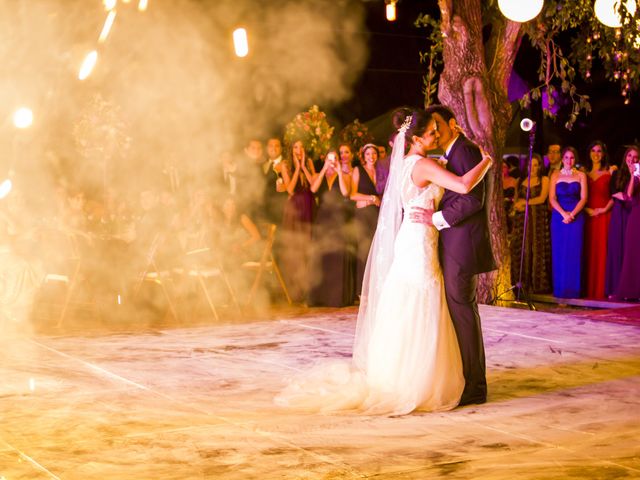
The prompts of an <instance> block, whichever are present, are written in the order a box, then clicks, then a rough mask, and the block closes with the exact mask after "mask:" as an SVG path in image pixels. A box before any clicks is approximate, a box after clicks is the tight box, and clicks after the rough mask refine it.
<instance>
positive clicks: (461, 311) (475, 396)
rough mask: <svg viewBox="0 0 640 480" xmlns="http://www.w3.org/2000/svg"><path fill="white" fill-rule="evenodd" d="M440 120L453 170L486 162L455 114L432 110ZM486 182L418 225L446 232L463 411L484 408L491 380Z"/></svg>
mask: <svg viewBox="0 0 640 480" xmlns="http://www.w3.org/2000/svg"><path fill="white" fill-rule="evenodd" d="M427 113H430V114H431V115H433V117H434V119H435V120H436V124H437V128H438V133H439V134H440V138H439V140H438V146H439V147H440V148H442V149H443V150H444V152H445V155H444V157H445V159H446V160H447V165H446V168H447V170H449V171H451V172H453V173H455V174H456V175H460V176H462V175H464V174H465V173H466V172H468V171H469V170H471V169H472V168H473V167H474V166H475V165H477V164H478V162H480V161H481V160H482V153H481V151H480V149H479V148H478V146H477V145H476V144H474V143H473V142H471V140H469V139H468V138H466V137H465V136H464V135H462V134H460V133H459V130H458V128H457V125H456V119H455V117H454V115H453V112H451V110H449V109H448V108H447V107H444V106H442V105H434V106H432V107H430V108H429V109H427ZM485 199H486V179H484V180H482V181H481V182H480V183H479V184H478V185H477V186H476V187H475V188H474V189H473V190H472V191H471V192H469V193H468V194H460V193H455V192H453V191H451V190H445V193H444V195H443V197H442V200H441V201H440V210H439V211H437V212H434V211H433V210H428V209H417V208H416V209H415V210H413V211H412V212H411V213H410V217H411V219H412V220H413V221H417V222H421V223H427V224H429V225H434V226H435V227H436V228H437V229H438V230H439V231H440V243H439V256H440V263H441V266H442V273H443V276H444V286H445V294H446V297H447V304H448V306H449V312H450V314H451V320H452V321H453V325H454V328H455V330H456V335H457V337H458V343H459V345H460V354H461V355H462V367H463V371H464V378H465V388H464V391H463V393H462V398H461V399H460V405H468V404H472V403H484V402H486V400H487V380H486V367H485V355H484V343H483V340H482V328H481V325H480V315H479V313H478V304H477V300H476V286H477V283H478V281H477V274H479V273H483V272H488V271H491V270H494V269H495V268H496V266H495V261H494V258H493V253H492V251H491V240H490V238H489V230H488V226H487V210H486V203H485Z"/></svg>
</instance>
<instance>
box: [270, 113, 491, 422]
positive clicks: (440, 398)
mask: <svg viewBox="0 0 640 480" xmlns="http://www.w3.org/2000/svg"><path fill="white" fill-rule="evenodd" d="M394 126H395V127H396V128H397V129H398V133H397V135H396V139H395V142H394V145H393V151H392V154H391V172H390V174H389V179H388V181H387V185H386V188H385V192H384V197H383V201H382V205H381V209H380V216H379V218H378V227H377V230H376V234H375V236H374V239H373V243H372V246H371V250H370V251H369V257H368V261H367V267H366V270H365V275H364V282H363V286H362V294H361V297H360V308H359V311H358V322H357V325H356V337H355V341H354V347H353V360H352V362H351V363H347V362H344V361H342V362H341V361H335V362H331V363H325V364H321V365H318V366H316V367H314V368H313V369H312V370H311V371H310V372H307V373H305V374H304V375H302V376H301V377H299V378H296V379H294V380H293V381H292V383H291V384H290V385H289V386H288V387H287V388H285V390H283V391H282V392H281V393H280V394H279V395H278V396H277V397H276V399H275V400H276V403H278V404H280V405H284V406H288V407H292V408H298V409H303V410H305V411H321V412H330V411H357V412H361V413H365V414H371V415H374V414H375V415H379V414H388V415H403V414H407V413H410V412H412V411H414V410H421V411H441V410H449V409H452V408H454V407H455V406H456V405H457V404H458V402H459V400H460V396H461V394H462V390H463V388H464V384H465V381H464V377H463V374H462V361H461V358H460V350H459V347H458V342H457V339H456V333H455V330H454V328H453V324H452V323H451V318H450V316H449V310H448V308H447V303H446V300H445V295H444V285H443V280H442V272H441V270H440V264H439V262H438V231H437V230H436V229H435V228H434V227H432V226H428V225H426V224H422V223H414V222H411V221H410V220H409V218H408V217H407V218H406V219H403V213H402V212H403V210H404V211H408V210H409V209H411V208H412V207H414V206H417V207H423V208H435V207H437V204H438V202H439V200H440V198H441V197H442V194H443V189H444V188H446V189H449V190H453V191H455V192H458V193H468V192H469V191H471V190H472V189H473V187H474V186H475V185H477V184H478V182H480V181H481V180H482V178H483V177H484V175H485V174H486V172H487V171H488V169H489V167H490V166H491V163H492V160H491V159H490V158H489V157H485V158H484V159H483V160H482V161H481V162H480V163H479V164H478V165H477V166H476V167H474V168H473V169H472V170H470V171H469V172H467V173H466V174H465V175H464V176H462V177H459V176H457V175H454V174H453V173H451V172H449V171H447V170H446V169H445V168H444V167H443V166H442V165H440V163H439V162H437V161H436V160H433V159H431V158H428V157H427V156H426V155H427V151H429V150H433V149H435V148H436V147H437V146H438V138H439V133H438V129H437V124H436V121H435V120H434V119H433V118H432V117H431V115H430V114H428V113H426V112H425V111H424V110H411V109H407V108H402V109H399V110H397V111H396V112H395V114H394ZM405 144H409V145H410V146H409V151H408V153H407V155H406V156H405Z"/></svg>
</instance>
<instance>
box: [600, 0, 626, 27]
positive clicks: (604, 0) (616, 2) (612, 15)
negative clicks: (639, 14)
mask: <svg viewBox="0 0 640 480" xmlns="http://www.w3.org/2000/svg"><path fill="white" fill-rule="evenodd" d="M621 1H622V0H596V3H595V4H594V6H593V10H594V12H595V14H596V18H597V19H598V20H600V23H602V24H603V25H606V26H607V27H611V28H619V27H621V26H622V19H621V18H620V13H619V10H618V9H619V7H620V3H621ZM624 7H625V8H626V9H627V12H628V13H629V15H630V16H632V17H633V16H634V15H635V13H636V1H635V0H626V2H624Z"/></svg>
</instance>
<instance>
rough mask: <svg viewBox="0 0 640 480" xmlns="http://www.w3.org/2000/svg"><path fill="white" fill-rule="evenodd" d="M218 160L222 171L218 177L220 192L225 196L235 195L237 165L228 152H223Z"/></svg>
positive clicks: (236, 188)
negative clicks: (220, 183) (220, 184)
mask: <svg viewBox="0 0 640 480" xmlns="http://www.w3.org/2000/svg"><path fill="white" fill-rule="evenodd" d="M218 158H219V161H220V167H221V169H222V172H221V176H220V177H219V178H220V179H221V181H222V185H223V188H222V192H223V194H227V195H235V194H236V192H237V191H238V177H237V173H238V163H237V162H236V160H235V159H234V158H233V155H232V154H231V152H230V151H229V150H224V151H223V152H222V153H220V156H219V157H218Z"/></svg>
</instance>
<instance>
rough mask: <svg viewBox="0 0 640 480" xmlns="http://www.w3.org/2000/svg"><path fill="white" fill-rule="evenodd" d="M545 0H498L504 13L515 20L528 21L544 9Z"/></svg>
mask: <svg viewBox="0 0 640 480" xmlns="http://www.w3.org/2000/svg"><path fill="white" fill-rule="evenodd" d="M543 4H544V0H527V1H524V2H523V1H522V0H498V7H499V8H500V11H501V12H502V14H503V15H504V16H505V17H507V18H508V19H509V20H513V21H514V22H520V23H524V22H528V21H529V20H533V19H534V18H536V17H537V16H538V14H539V13H540V12H541V11H542V6H543Z"/></svg>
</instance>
